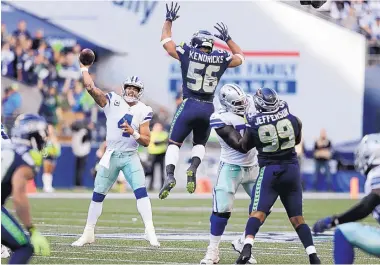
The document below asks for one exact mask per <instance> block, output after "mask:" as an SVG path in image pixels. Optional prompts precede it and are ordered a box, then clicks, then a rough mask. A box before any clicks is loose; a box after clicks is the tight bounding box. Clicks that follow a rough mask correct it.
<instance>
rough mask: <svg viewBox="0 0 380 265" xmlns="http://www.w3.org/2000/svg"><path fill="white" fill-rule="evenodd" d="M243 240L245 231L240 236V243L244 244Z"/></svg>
mask: <svg viewBox="0 0 380 265" xmlns="http://www.w3.org/2000/svg"><path fill="white" fill-rule="evenodd" d="M244 239H245V231H244V232H243V233H242V234H241V236H240V242H244Z"/></svg>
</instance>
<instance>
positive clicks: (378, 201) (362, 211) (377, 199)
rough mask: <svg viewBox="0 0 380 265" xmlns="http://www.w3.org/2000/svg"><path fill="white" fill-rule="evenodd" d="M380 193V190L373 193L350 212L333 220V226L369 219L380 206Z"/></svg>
mask: <svg viewBox="0 0 380 265" xmlns="http://www.w3.org/2000/svg"><path fill="white" fill-rule="evenodd" d="M379 193H380V191H379V190H378V191H377V192H374V191H372V192H371V193H370V194H368V195H367V196H365V197H364V198H363V199H362V200H361V201H360V202H359V203H358V204H356V205H355V206H354V207H352V208H351V209H350V210H348V211H347V212H345V213H343V214H340V215H338V216H335V217H334V218H332V219H333V221H332V222H333V223H332V224H331V225H332V226H336V225H338V224H344V223H349V222H355V221H358V220H361V219H363V218H365V217H367V216H368V215H369V214H370V213H371V212H372V211H373V210H374V209H375V208H376V207H377V206H378V205H380V195H379Z"/></svg>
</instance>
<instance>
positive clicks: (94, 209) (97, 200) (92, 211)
mask: <svg viewBox="0 0 380 265" xmlns="http://www.w3.org/2000/svg"><path fill="white" fill-rule="evenodd" d="M105 197H106V195H104V194H100V193H97V192H95V191H94V193H93V194H92V201H91V203H90V207H89V208H88V215H87V223H86V227H85V230H86V228H87V229H95V225H96V223H97V222H98V219H99V216H100V215H101V214H102V210H103V201H104V198H105Z"/></svg>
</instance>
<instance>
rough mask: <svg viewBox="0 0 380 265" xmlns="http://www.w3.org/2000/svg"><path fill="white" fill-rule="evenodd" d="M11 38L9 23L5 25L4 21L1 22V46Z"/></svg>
mask: <svg viewBox="0 0 380 265" xmlns="http://www.w3.org/2000/svg"><path fill="white" fill-rule="evenodd" d="M8 38H9V35H8V31H7V25H5V24H4V23H1V46H3V44H4V43H5V42H7V41H9V40H8Z"/></svg>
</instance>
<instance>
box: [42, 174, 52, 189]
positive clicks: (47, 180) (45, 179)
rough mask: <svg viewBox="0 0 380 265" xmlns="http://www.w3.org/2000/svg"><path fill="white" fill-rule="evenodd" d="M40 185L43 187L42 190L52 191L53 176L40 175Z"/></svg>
mask: <svg viewBox="0 0 380 265" xmlns="http://www.w3.org/2000/svg"><path fill="white" fill-rule="evenodd" d="M42 183H43V185H44V189H52V188H53V175H52V174H50V173H44V174H42Z"/></svg>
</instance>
